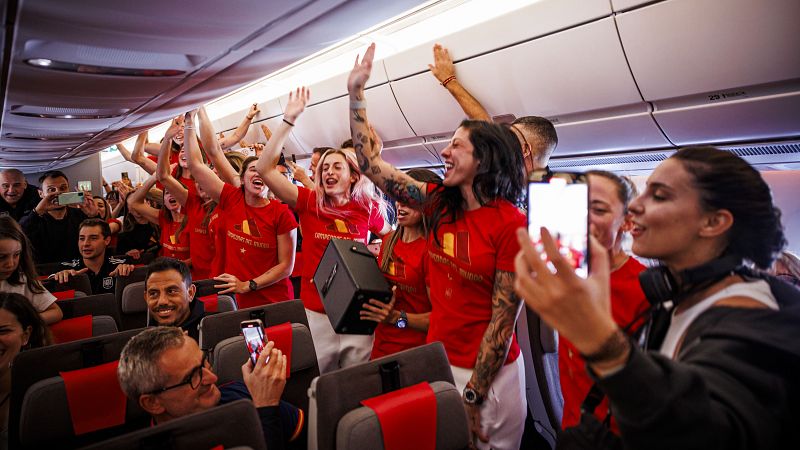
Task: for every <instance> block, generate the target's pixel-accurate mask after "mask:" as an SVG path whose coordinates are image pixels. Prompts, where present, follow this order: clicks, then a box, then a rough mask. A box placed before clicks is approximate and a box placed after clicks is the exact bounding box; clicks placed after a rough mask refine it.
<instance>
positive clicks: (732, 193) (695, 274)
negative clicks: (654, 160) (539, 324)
mask: <svg viewBox="0 0 800 450" xmlns="http://www.w3.org/2000/svg"><path fill="white" fill-rule="evenodd" d="M630 212H631V214H632V217H631V220H632V224H633V226H632V229H631V234H632V236H633V247H632V250H633V252H634V253H635V254H636V255H639V256H641V257H645V258H653V259H658V260H659V261H660V262H661V264H662V266H661V267H660V268H655V269H648V272H647V276H645V277H644V280H645V281H643V283H642V287H643V288H645V289H644V290H645V292H648V295H649V297H650V300H651V302H653V303H655V304H657V305H658V306H659V308H658V309H657V310H656V316H655V317H654V322H653V323H666V324H668V326H667V327H666V330H665V332H664V330H663V329H662V332H661V333H658V332H657V331H658V328H659V327H655V326H654V327H651V328H649V331H650V333H648V335H647V348H648V350H649V351H643V350H641V349H639V348H638V347H637V346H636V345H634V344H633V342H632V341H631V340H630V339H629V338H628V337H627V336H626V335H625V334H624V333H623V332H622V331H621V330H620V328H619V326H618V325H617V324H616V323H615V322H614V319H613V317H612V315H611V313H610V311H609V307H608V304H609V289H608V286H609V269H610V268H609V261H610V259H609V258H608V257H607V256H606V251H605V249H603V248H602V246H601V245H600V244H599V243H598V242H597V240H594V241H593V242H592V264H593V267H592V274H591V276H590V277H589V279H588V280H585V279H580V278H578V277H576V276H575V274H574V273H573V271H572V270H571V269H570V268H569V267H567V264H566V263H565V261H564V258H563V257H561V256H560V255H559V254H558V253H557V251H556V250H555V248H554V243H553V240H552V238H551V237H550V234H549V233H547V232H546V231H543V235H544V249H545V251H546V253H547V257H548V258H549V259H550V260H551V261H552V263H553V266H554V268H555V270H556V272H555V273H551V271H550V270H549V269H548V268H547V267H546V266H545V264H544V262H543V261H542V259H541V255H540V254H539V253H538V252H537V251H536V249H534V248H533V246H532V245H531V243H530V238H529V237H528V235H527V233H525V232H523V231H522V230H520V231H519V233H518V238H519V242H520V244H521V246H522V251H521V252H520V254H519V255H518V257H517V260H516V273H517V281H516V284H515V288H516V291H517V293H518V294H519V295H520V296H521V297H522V298H524V299H525V302H526V303H527V304H528V306H529V307H530V308H532V309H534V310H536V311H537V312H538V313H539V314H540V315H541V317H542V319H543V320H545V321H546V322H547V323H549V324H550V325H551V326H553V327H554V328H556V329H557V330H558V331H559V333H561V335H562V336H564V337H565V338H567V339H569V341H570V342H571V343H572V344H573V345H574V346H575V348H576V349H577V350H578V351H579V352H581V353H582V354H583V355H584V359H585V360H586V362H587V367H588V369H589V370H590V371H591V373H592V374H593V376H594V378H595V380H596V381H597V384H598V386H599V388H600V389H601V390H602V392H603V393H604V394H605V395H606V396H608V398H609V401H610V402H611V405H612V408H613V411H614V416H615V417H616V419H617V422H618V424H619V428H620V431H621V438H622V442H623V445H624V447H625V448H632V449H638V448H642V449H644V448H647V449H667V448H683V449H708V448H717V449H738V448H742V449H744V448H759V449H771V448H796V447H798V446H800V439H798V435H797V432H796V424H797V420H798V413H797V408H796V407H795V405H796V404H797V401H798V400H800V398H798V397H800V391H798V390H797V380H798V379H800V363H799V361H800V327H798V326H797V324H798V323H800V312H798V311H800V292H798V291H797V290H795V289H792V288H790V287H789V286H787V285H785V284H783V283H777V282H775V280H766V281H765V280H764V279H760V278H762V277H766V275H759V274H757V273H756V272H754V271H752V270H749V269H746V268H745V267H744V266H743V264H744V263H751V264H753V265H755V266H757V267H760V268H762V269H763V268H767V267H769V266H770V264H771V263H772V261H773V259H774V257H775V256H776V254H777V253H778V252H780V250H781V249H782V248H783V247H784V245H785V244H786V240H785V238H784V234H783V229H782V226H781V221H780V211H778V209H777V208H775V206H773V203H772V196H771V194H770V188H769V186H768V185H767V184H766V183H765V182H764V180H763V179H762V178H761V175H759V173H758V172H757V171H756V170H755V169H753V168H752V167H750V166H749V165H748V164H747V162H745V161H744V160H742V159H741V158H739V157H738V156H736V155H734V154H733V153H730V152H726V151H721V150H717V149H715V148H712V147H690V148H685V149H682V150H680V151H678V152H677V153H675V154H674V155H673V156H672V157H670V158H669V159H667V160H666V161H664V162H663V163H661V165H659V166H658V167H657V168H656V169H655V171H653V173H652V174H651V175H650V178H649V179H648V183H647V189H646V190H645V192H644V193H643V194H642V195H641V196H639V197H638V198H637V199H636V200H634V201H633V202H632V203H631V205H630ZM650 274H657V275H658V276H654V277H650V276H649V275H650ZM668 278H671V279H672V281H673V283H672V284H671V285H667V284H666V283H664V282H663V281H659V280H664V279H668ZM767 281H769V283H768V282H767ZM658 319H666V322H661V321H660V320H658ZM634 387H635V388H634Z"/></svg>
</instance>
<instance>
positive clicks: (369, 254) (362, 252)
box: [350, 245, 375, 258]
mask: <svg viewBox="0 0 800 450" xmlns="http://www.w3.org/2000/svg"><path fill="white" fill-rule="evenodd" d="M350 251H351V252H353V253H358V254H359V255H364V256H369V257H370V258H374V257H375V255H373V254H372V253H370V252H369V251H366V252H365V251H364V250H361V249H359V248H358V247H356V246H355V245H353V246H352V247H350Z"/></svg>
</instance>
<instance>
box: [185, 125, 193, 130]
mask: <svg viewBox="0 0 800 450" xmlns="http://www.w3.org/2000/svg"><path fill="white" fill-rule="evenodd" d="M183 129H184V130H194V127H193V126H191V125H184V126H183Z"/></svg>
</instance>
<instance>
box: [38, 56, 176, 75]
mask: <svg viewBox="0 0 800 450" xmlns="http://www.w3.org/2000/svg"><path fill="white" fill-rule="evenodd" d="M25 62H26V63H28V64H29V65H31V66H34V67H40V68H47V69H50V70H63V71H65V72H75V73H87V74H91V75H116V76H129V77H174V76H177V75H183V74H184V73H186V71H184V70H175V69H136V68H130V67H109V66H95V65H92V64H77V63H71V62H67V61H54V60H52V59H46V58H31V59H27V60H25Z"/></svg>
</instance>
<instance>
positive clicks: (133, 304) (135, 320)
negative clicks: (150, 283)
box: [119, 281, 147, 330]
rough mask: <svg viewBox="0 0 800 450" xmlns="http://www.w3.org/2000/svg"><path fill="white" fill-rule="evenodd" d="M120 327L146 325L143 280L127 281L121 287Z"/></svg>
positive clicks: (133, 327)
mask: <svg viewBox="0 0 800 450" xmlns="http://www.w3.org/2000/svg"><path fill="white" fill-rule="evenodd" d="M119 310H120V317H121V319H122V329H124V330H131V329H135V328H142V327H145V326H147V302H146V301H145V300H144V281H135V282H133V283H128V284H127V285H126V286H125V287H124V288H123V289H122V296H121V297H120V303H119Z"/></svg>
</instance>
